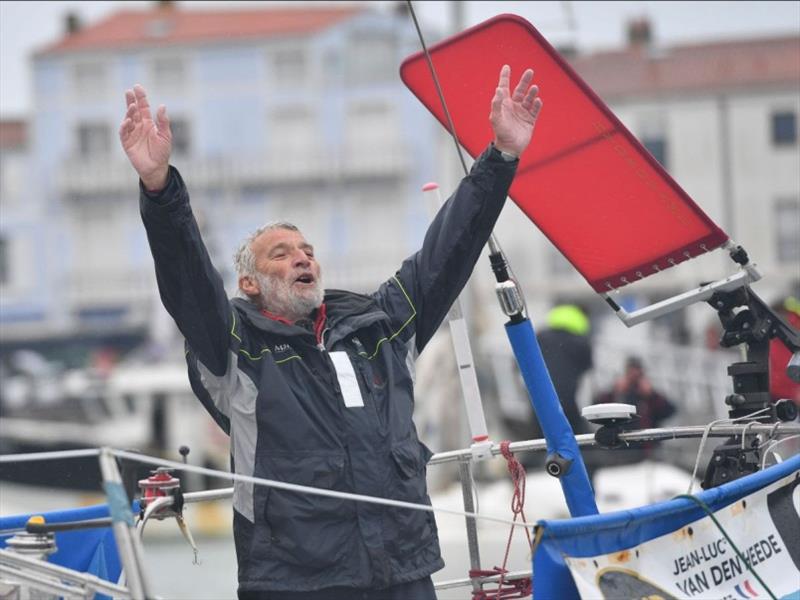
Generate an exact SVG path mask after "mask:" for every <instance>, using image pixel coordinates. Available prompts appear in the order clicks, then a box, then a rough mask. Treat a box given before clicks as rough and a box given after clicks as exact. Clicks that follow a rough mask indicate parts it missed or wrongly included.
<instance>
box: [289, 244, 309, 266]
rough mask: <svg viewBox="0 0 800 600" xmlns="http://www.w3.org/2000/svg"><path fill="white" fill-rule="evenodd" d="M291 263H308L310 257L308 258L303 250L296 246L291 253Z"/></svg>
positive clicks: (303, 264)
mask: <svg viewBox="0 0 800 600" xmlns="http://www.w3.org/2000/svg"><path fill="white" fill-rule="evenodd" d="M292 264H293V265H294V266H306V265H310V264H311V259H309V258H308V255H307V254H306V253H305V251H303V250H300V249H299V248H298V249H297V250H295V251H294V252H293V253H292Z"/></svg>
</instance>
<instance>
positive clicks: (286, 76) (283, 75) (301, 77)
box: [271, 48, 307, 84]
mask: <svg viewBox="0 0 800 600" xmlns="http://www.w3.org/2000/svg"><path fill="white" fill-rule="evenodd" d="M271 60H272V71H273V74H274V79H275V81H276V82H277V83H279V84H299V83H303V82H304V81H305V80H306V68H307V65H306V53H305V51H304V50H303V49H302V48H279V49H277V50H275V51H274V52H273V53H272V56H271Z"/></svg>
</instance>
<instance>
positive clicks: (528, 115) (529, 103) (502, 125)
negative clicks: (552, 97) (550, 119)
mask: <svg viewBox="0 0 800 600" xmlns="http://www.w3.org/2000/svg"><path fill="white" fill-rule="evenodd" d="M510 79H511V67H509V66H508V65H503V68H502V69H500V82H499V83H498V84H497V91H496V92H495V94H494V98H493V99H492V110H491V112H490V113H489V121H491V123H492V130H493V131H494V145H495V147H496V148H497V149H498V150H501V151H502V152H507V153H508V154H513V155H514V156H519V155H520V154H522V152H523V150H525V148H526V147H527V146H528V143H529V142H530V141H531V135H533V127H534V125H536V119H537V117H538V116H539V111H540V110H541V108H542V99H541V98H539V97H538V94H539V87H538V86H536V85H531V81H532V80H533V70H532V69H528V70H527V71H525V72H524V73H523V74H522V77H521V78H520V80H519V83H518V84H517V87H516V88H515V89H514V93H513V94H512V93H511V92H510V88H509V80H510Z"/></svg>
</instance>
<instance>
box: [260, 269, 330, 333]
mask: <svg viewBox="0 0 800 600" xmlns="http://www.w3.org/2000/svg"><path fill="white" fill-rule="evenodd" d="M255 278H256V281H258V286H259V287H260V288H261V295H260V296H259V297H258V298H257V302H258V305H259V308H261V309H263V310H266V311H269V312H271V313H272V314H275V315H278V316H279V317H284V318H286V319H288V320H290V321H292V322H294V321H297V320H299V319H303V318H305V317H308V316H309V315H310V314H311V313H312V312H313V311H314V309H316V308H319V307H320V305H321V304H322V300H323V297H324V296H325V290H324V288H323V287H322V279H321V278H317V280H316V281H315V282H314V287H313V288H312V289H309V290H306V291H305V292H300V293H298V292H297V290H295V289H294V288H293V286H292V284H291V283H290V282H288V281H286V280H285V279H280V278H278V277H275V276H272V275H264V274H263V273H256V274H255Z"/></svg>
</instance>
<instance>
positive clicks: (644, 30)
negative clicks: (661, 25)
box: [628, 17, 653, 48]
mask: <svg viewBox="0 0 800 600" xmlns="http://www.w3.org/2000/svg"><path fill="white" fill-rule="evenodd" d="M652 43H653V31H652V28H651V26H650V19H648V18H647V17H639V18H638V19H633V20H631V21H628V46H630V47H631V48H648V47H650V46H651V45H652Z"/></svg>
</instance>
